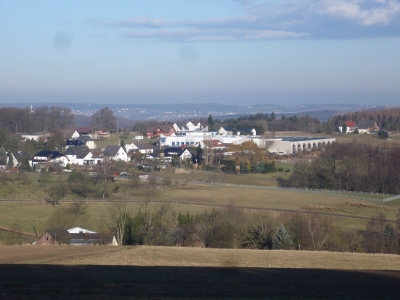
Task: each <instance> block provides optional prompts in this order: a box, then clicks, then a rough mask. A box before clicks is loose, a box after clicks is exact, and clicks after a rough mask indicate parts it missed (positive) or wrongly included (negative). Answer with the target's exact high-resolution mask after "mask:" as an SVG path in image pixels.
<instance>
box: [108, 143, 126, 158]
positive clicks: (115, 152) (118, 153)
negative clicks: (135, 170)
mask: <svg viewBox="0 0 400 300" xmlns="http://www.w3.org/2000/svg"><path fill="white" fill-rule="evenodd" d="M103 156H104V158H109V159H111V160H119V161H129V160H130V158H129V157H128V154H126V152H125V150H124V148H122V147H121V146H116V145H108V146H107V147H106V148H105V149H104V151H103Z"/></svg>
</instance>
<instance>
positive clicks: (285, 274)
mask: <svg viewBox="0 0 400 300" xmlns="http://www.w3.org/2000/svg"><path fill="white" fill-rule="evenodd" d="M399 270H400V256H396V255H380V254H353V253H329V252H306V251H255V250H232V249H229V250H228V249H198V248H178V247H149V246H140V247H139V246H138V247H111V246H102V247H101V246H93V247H70V246H49V247H36V246H0V278H1V281H0V295H1V296H3V297H4V298H5V299H7V298H8V299H43V298H46V299H55V298H57V299H181V298H182V299H183V298H185V299H260V298H261V299H398V297H399V296H400V291H399V289H398V285H399V283H400V272H399Z"/></svg>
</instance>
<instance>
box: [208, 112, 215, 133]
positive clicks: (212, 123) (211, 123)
mask: <svg viewBox="0 0 400 300" xmlns="http://www.w3.org/2000/svg"><path fill="white" fill-rule="evenodd" d="M207 125H208V130H210V131H213V130H214V120H213V117H212V115H209V116H208V119H207Z"/></svg>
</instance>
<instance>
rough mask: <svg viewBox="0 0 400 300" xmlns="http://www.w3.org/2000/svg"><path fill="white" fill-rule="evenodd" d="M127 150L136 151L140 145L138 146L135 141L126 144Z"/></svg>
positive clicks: (128, 151) (129, 151)
mask: <svg viewBox="0 0 400 300" xmlns="http://www.w3.org/2000/svg"><path fill="white" fill-rule="evenodd" d="M125 150H126V152H127V153H131V152H136V151H138V150H139V147H138V146H136V145H135V144H134V143H130V144H126V145H125Z"/></svg>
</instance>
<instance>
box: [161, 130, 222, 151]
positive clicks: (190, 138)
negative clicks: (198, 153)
mask: <svg viewBox="0 0 400 300" xmlns="http://www.w3.org/2000/svg"><path fill="white" fill-rule="evenodd" d="M216 136H218V132H216V131H182V132H179V133H178V134H174V135H171V136H163V135H162V136H160V138H159V143H160V147H180V146H195V145H196V144H197V143H199V142H201V141H203V140H206V139H208V140H211V139H215V137H216Z"/></svg>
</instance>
